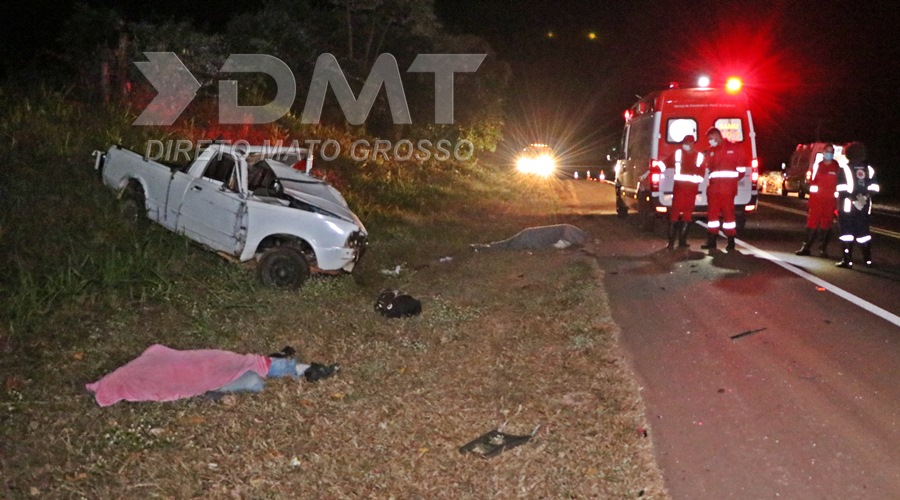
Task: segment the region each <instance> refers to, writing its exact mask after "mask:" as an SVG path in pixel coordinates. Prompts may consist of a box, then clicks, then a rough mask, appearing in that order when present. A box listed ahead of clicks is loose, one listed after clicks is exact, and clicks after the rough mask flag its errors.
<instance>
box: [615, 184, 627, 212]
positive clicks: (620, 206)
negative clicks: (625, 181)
mask: <svg viewBox="0 0 900 500" xmlns="http://www.w3.org/2000/svg"><path fill="white" fill-rule="evenodd" d="M623 196H624V193H623V192H622V188H620V187H617V188H616V215H618V216H619V218H620V219H624V218H625V217H627V216H628V205H626V204H625V200H624V199H623Z"/></svg>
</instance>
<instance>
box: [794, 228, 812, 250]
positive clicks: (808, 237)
mask: <svg viewBox="0 0 900 500" xmlns="http://www.w3.org/2000/svg"><path fill="white" fill-rule="evenodd" d="M814 241H816V230H815V229H810V228H806V238H804V239H803V246H801V247H800V250H797V251H796V252H794V255H809V247H811V246H812V244H813V242H814Z"/></svg>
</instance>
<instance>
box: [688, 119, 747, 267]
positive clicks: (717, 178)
mask: <svg viewBox="0 0 900 500" xmlns="http://www.w3.org/2000/svg"><path fill="white" fill-rule="evenodd" d="M706 138H707V140H708V141H709V149H708V150H706V153H705V156H706V162H707V168H708V169H709V184H708V185H707V188H706V199H707V203H708V205H709V207H708V216H709V221H708V223H707V228H708V230H709V234H708V235H707V240H706V244H705V245H701V246H700V248H704V249H709V250H715V249H716V238H717V237H718V235H719V229H721V230H722V232H723V233H725V236H727V237H728V245H727V246H726V247H725V248H726V249H727V250H734V237H735V235H736V234H737V220H736V218H735V213H734V197H735V196H737V190H738V181H740V180H741V178H742V177H743V176H744V175H745V174H746V173H747V166H746V165H747V162H746V161H745V159H744V155H743V153H742V152H741V149H740V148H739V147H737V145H736V144H734V143H733V142H731V141H727V140H725V139H724V138H723V136H722V131H721V130H719V129H717V128H715V127H712V128H710V129H709V130H708V131H707V132H706ZM720 218H721V220H720Z"/></svg>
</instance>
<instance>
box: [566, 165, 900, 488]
mask: <svg viewBox="0 0 900 500" xmlns="http://www.w3.org/2000/svg"><path fill="white" fill-rule="evenodd" d="M556 186H557V187H556V190H557V191H558V193H559V196H560V207H561V208H562V210H563V211H564V212H565V213H567V214H568V215H569V216H570V219H571V221H572V222H573V223H575V224H577V225H579V226H580V227H582V228H583V229H585V230H586V231H588V232H589V233H590V234H591V237H592V240H593V241H592V243H591V244H590V245H588V248H587V250H588V251H589V252H591V253H593V254H594V255H596V257H597V259H598V261H599V262H600V265H601V266H602V268H603V269H604V271H605V285H606V289H607V291H608V293H609V298H610V305H611V307H612V311H613V316H614V319H615V320H616V323H617V324H618V325H619V326H620V328H621V332H622V333H621V344H622V346H623V348H624V350H625V353H626V356H627V358H628V360H629V362H630V363H631V365H632V367H633V369H634V371H635V373H636V374H637V376H638V379H639V381H640V383H641V385H642V395H643V397H644V400H645V402H646V406H647V415H648V419H649V420H650V424H651V429H650V437H651V438H652V439H653V443H654V447H655V450H656V454H657V457H658V459H659V463H660V465H661V467H662V468H663V470H664V473H665V476H666V482H667V486H668V488H669V491H670V492H671V494H672V496H673V497H674V498H676V499H705V498H711V499H712V498H715V499H720V498H753V499H756V498H792V499H796V498H800V499H803V498H810V499H826V498H834V499H848V498H900V326H898V325H900V317H898V316H900V301H898V300H897V297H900V248H898V247H900V245H898V240H897V239H896V238H895V237H894V236H895V235H897V233H896V231H898V230H900V219H898V218H896V217H893V216H886V215H885V216H878V217H876V219H875V226H876V227H877V228H878V231H876V234H875V239H874V245H873V247H874V251H873V253H874V261H875V267H874V268H872V269H865V268H863V269H854V270H845V269H838V268H835V267H834V266H833V262H834V260H836V259H837V256H838V253H839V251H838V244H837V241H836V236H835V239H834V241H833V242H832V245H831V254H832V256H833V257H834V258H833V259H823V258H818V257H797V256H795V255H794V254H793V252H794V251H795V250H797V248H799V245H800V240H801V238H802V232H803V226H804V221H805V218H804V216H803V215H802V214H803V213H804V210H805V207H806V201H805V200H799V199H796V198H782V197H780V196H764V197H762V199H761V200H762V203H761V204H760V209H759V212H758V213H757V214H756V215H755V216H753V217H752V218H751V219H750V220H749V221H748V223H747V227H746V230H745V232H744V233H743V234H741V235H739V236H738V239H739V244H738V251H737V252H732V253H727V252H724V251H718V252H715V253H714V254H712V255H708V254H707V252H706V251H702V250H700V248H699V246H700V244H701V243H702V242H703V241H704V240H705V235H704V232H703V231H704V230H703V229H702V228H700V227H697V226H695V227H694V228H692V232H691V237H690V240H691V243H692V245H691V249H690V250H689V251H687V250H681V251H674V252H672V251H668V250H666V249H665V243H666V242H665V234H664V228H663V225H662V224H660V225H658V229H657V230H656V231H655V232H653V233H647V232H644V231H642V230H640V229H639V228H638V226H637V222H636V220H635V218H634V217H629V218H626V219H624V220H623V219H619V218H617V217H616V216H615V214H614V203H613V189H612V186H609V185H607V184H603V183H598V182H584V181H580V182H579V181H557V182H556ZM722 243H723V244H722V245H720V248H723V247H724V241H723V242H722ZM774 261H779V262H780V264H779V263H776V262H774ZM857 267H858V268H859V267H862V266H857Z"/></svg>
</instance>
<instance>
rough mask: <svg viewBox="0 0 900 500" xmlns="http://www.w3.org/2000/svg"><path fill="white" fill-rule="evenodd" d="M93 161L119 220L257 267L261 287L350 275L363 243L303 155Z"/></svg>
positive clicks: (129, 155)
mask: <svg viewBox="0 0 900 500" xmlns="http://www.w3.org/2000/svg"><path fill="white" fill-rule="evenodd" d="M94 156H95V158H96V159H95V163H94V168H95V169H97V170H98V171H99V172H100V174H101V177H102V179H103V183H104V184H106V185H107V186H109V187H111V188H113V189H114V190H115V191H116V192H117V193H118V196H119V199H120V200H122V209H123V213H125V214H127V215H128V216H129V217H131V218H133V219H134V220H136V221H140V220H146V219H149V220H152V221H154V222H157V223H159V224H160V225H162V226H163V227H165V228H166V229H169V230H171V231H174V232H177V233H179V234H183V235H184V236H186V237H187V238H189V239H191V240H193V241H195V242H197V243H200V244H201V245H203V246H205V247H207V248H209V249H212V250H213V251H216V252H217V253H219V254H220V255H222V256H224V257H227V258H231V259H236V260H239V261H241V262H248V261H251V260H254V259H256V260H257V274H258V276H259V279H260V281H262V283H263V284H265V285H267V286H273V287H284V288H297V287H299V286H300V285H302V284H303V282H304V281H305V280H306V278H307V277H308V276H309V274H310V272H324V273H334V272H342V271H345V272H350V271H352V270H353V267H354V265H355V264H356V263H357V262H358V261H359V259H360V258H361V257H362V254H363V253H364V251H365V249H366V246H367V244H368V242H367V238H368V233H367V232H366V228H365V227H364V226H363V224H362V222H360V220H359V218H358V217H356V215H355V214H354V213H353V212H352V211H351V210H350V208H349V207H348V206H347V202H346V201H345V200H344V198H343V196H341V194H340V193H339V192H338V191H337V190H336V189H335V188H334V187H333V186H331V185H330V184H328V183H326V182H325V181H323V180H321V179H318V178H316V177H314V176H312V175H310V174H309V169H310V168H311V166H312V159H311V158H310V157H309V153H308V151H307V150H306V149H302V148H286V147H284V148H282V147H279V148H274V147H269V146H246V145H244V146H237V147H235V146H231V145H227V144H217V143H213V144H211V145H210V146H209V147H207V148H206V149H204V150H203V151H201V152H200V153H199V155H197V159H196V160H194V161H193V162H192V163H190V164H188V165H187V166H185V167H183V168H179V167H170V166H167V165H164V164H161V163H157V162H155V161H152V160H149V159H147V158H145V157H143V156H141V155H139V154H137V153H135V152H133V151H129V150H127V149H124V148H122V147H120V146H113V147H111V148H110V149H109V151H107V152H106V153H103V152H102V151H94ZM296 165H299V166H301V167H305V171H301V170H297V169H296V168H293V166H296Z"/></svg>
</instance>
